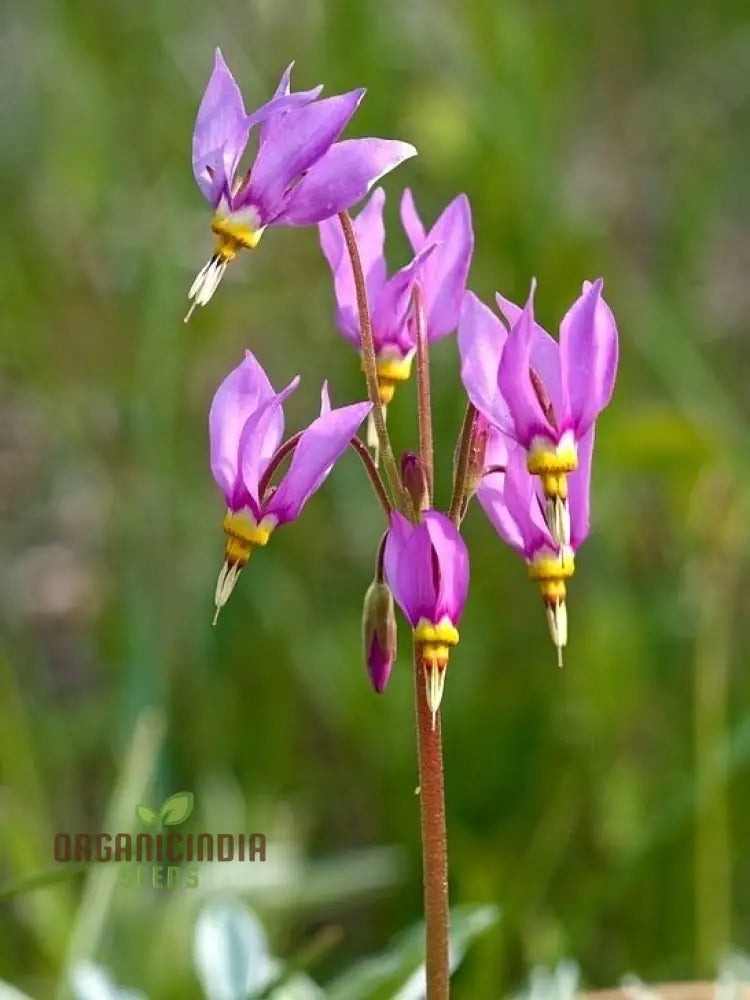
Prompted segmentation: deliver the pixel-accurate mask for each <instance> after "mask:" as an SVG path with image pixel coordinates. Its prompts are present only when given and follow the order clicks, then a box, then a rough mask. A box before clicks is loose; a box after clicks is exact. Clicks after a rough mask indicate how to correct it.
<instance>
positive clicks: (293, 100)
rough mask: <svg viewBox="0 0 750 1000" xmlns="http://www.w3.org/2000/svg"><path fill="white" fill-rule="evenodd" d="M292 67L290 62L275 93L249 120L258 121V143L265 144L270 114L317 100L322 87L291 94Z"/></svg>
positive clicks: (292, 63)
mask: <svg viewBox="0 0 750 1000" xmlns="http://www.w3.org/2000/svg"><path fill="white" fill-rule="evenodd" d="M293 67H294V62H290V63H289V65H288V66H287V68H286V69H285V70H284V72H283V73H282V74H281V79H280V80H279V85H278V87H277V88H276V92H275V93H274V95H273V97H272V98H271V100H270V101H268V103H267V104H264V105H263V107H262V108H259V109H258V111H256V112H254V113H253V114H252V115H251V116H250V118H251V120H253V121H260V122H261V126H260V141H261V143H263V142H265V140H266V138H267V136H268V132H269V124H268V121H269V117H270V113H271V112H274V113H276V112H280V111H288V110H289V109H290V108H294V107H301V106H303V105H305V104H311V103H312V102H313V101H314V100H316V99H317V98H318V96H319V95H320V92H321V90H322V89H323V87H322V86H318V87H313V88H312V89H311V90H298V91H296V92H294V93H292V69H293ZM280 98H287V100H286V101H281V100H279V99H280Z"/></svg>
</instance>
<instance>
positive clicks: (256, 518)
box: [208, 351, 371, 621]
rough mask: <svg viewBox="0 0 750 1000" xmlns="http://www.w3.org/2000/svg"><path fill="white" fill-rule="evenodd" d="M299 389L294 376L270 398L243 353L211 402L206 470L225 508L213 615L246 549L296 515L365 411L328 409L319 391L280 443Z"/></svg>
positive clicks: (360, 407)
mask: <svg viewBox="0 0 750 1000" xmlns="http://www.w3.org/2000/svg"><path fill="white" fill-rule="evenodd" d="M298 383H299V378H295V379H293V380H292V381H291V382H290V383H289V385H287V386H286V388H285V389H282V391H281V392H279V393H277V392H276V391H275V389H274V388H273V386H272V385H271V383H270V381H269V379H268V376H267V375H266V373H265V372H264V371H263V368H262V367H261V365H260V364H259V362H258V361H257V360H256V359H255V357H254V356H253V355H252V354H251V353H250V352H249V351H246V352H245V358H244V360H243V361H242V363H241V364H240V365H238V367H237V368H235V369H234V370H233V371H232V372H230V373H229V375H227V377H226V378H225V379H224V381H223V382H222V383H221V385H220V386H219V388H218V389H217V391H216V394H215V396H214V399H213V402H212V404H211V410H210V413H209V418H208V425H209V441H210V453H211V472H212V473H213V477H214V479H215V480H216V483H217V485H218V486H219V489H220V490H221V491H222V493H223V495H224V499H225V501H226V505H227V513H226V516H225V517H224V525H223V527H224V534H225V535H226V544H225V554H224V564H223V566H222V568H221V572H220V573H219V579H218V582H217V584H216V593H215V599H214V603H215V605H216V617H218V614H219V611H220V610H221V608H222V607H223V606H224V605H225V604H226V602H227V600H228V599H229V596H230V594H231V593H232V590H233V589H234V586H235V584H236V582H237V577H238V576H239V574H240V571H241V569H242V568H243V566H245V565H246V563H247V561H248V559H249V558H250V554H251V552H252V550H253V549H254V548H256V547H261V546H264V545H266V544H267V542H268V539H269V537H270V535H271V532H272V531H274V529H275V528H277V527H278V526H279V525H280V524H285V523H287V522H288V521H294V520H296V518H298V517H299V515H300V513H301V511H302V508H303V507H304V505H305V504H306V503H307V501H308V500H309V499H310V497H311V496H312V494H313V493H315V491H316V490H317V489H319V487H320V486H321V485H322V483H323V482H324V480H325V479H326V477H327V476H328V474H329V473H330V471H331V469H332V468H333V465H334V463H335V462H336V461H337V459H338V458H339V457H340V456H341V454H342V453H343V452H344V450H345V449H346V447H347V445H348V444H349V442H350V441H351V439H352V438H353V437H354V435H355V434H356V432H357V428H358V427H359V425H360V424H361V423H362V421H363V420H364V419H365V417H366V416H367V414H368V413H369V411H370V405H371V404H370V403H354V404H352V405H350V406H343V407H340V408H338V409H334V410H332V409H331V406H330V402H329V399H328V390H327V387H326V386H325V385H324V386H323V389H322V392H321V411H320V416H319V417H318V418H317V419H316V420H314V421H313V422H312V423H311V424H310V426H309V427H308V428H307V429H306V430H304V431H303V432H302V433H301V434H300V435H297V436H295V439H290V440H289V441H287V442H286V444H285V445H281V440H282V437H283V434H284V412H283V408H282V407H283V403H284V401H285V399H286V398H287V397H288V396H289V395H290V394H291V393H292V392H293V391H294V390H295V389H296V388H297V385H298ZM295 442H296V443H295ZM290 451H293V455H292V460H291V462H290V464H289V468H288V469H287V471H286V473H285V474H284V475H283V476H282V478H281V482H280V483H279V484H278V486H276V487H271V486H270V484H269V479H270V475H271V473H272V472H273V471H274V470H275V468H276V466H277V464H278V460H280V458H281V457H282V455H285V454H287V453H289V452H290ZM216 617H215V618H214V621H216Z"/></svg>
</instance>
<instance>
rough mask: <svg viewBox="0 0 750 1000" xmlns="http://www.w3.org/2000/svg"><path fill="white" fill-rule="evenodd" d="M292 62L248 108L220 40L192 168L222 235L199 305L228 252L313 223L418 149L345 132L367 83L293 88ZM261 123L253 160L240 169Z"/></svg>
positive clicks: (198, 293)
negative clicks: (345, 136)
mask: <svg viewBox="0 0 750 1000" xmlns="http://www.w3.org/2000/svg"><path fill="white" fill-rule="evenodd" d="M292 65H293V64H292ZM291 69H292V66H291V65H290V66H289V67H288V68H287V69H286V70H285V71H284V74H283V76H282V77H281V82H280V83H279V86H278V88H277V90H276V93H275V94H274V96H273V97H272V98H271V100H270V101H267V102H266V103H265V104H264V105H262V106H261V107H260V108H259V109H258V110H257V111H255V112H253V113H252V114H250V115H248V114H247V113H246V111H245V105H244V103H243V100H242V94H241V93H240V89H239V87H238V86H237V83H236V81H235V79H234V77H233V76H232V74H231V72H230V71H229V67H228V66H227V64H226V63H225V62H224V59H223V57H222V54H221V51H220V50H219V49H217V50H216V57H215V62H214V69H213V72H212V74H211V78H210V80H209V81H208V86H207V87H206V90H205V92H204V94H203V99H202V100H201V104H200V107H199V109H198V116H197V118H196V122H195V129H194V132H193V173H194V175H195V179H196V182H197V183H198V186H199V187H200V189H201V191H202V192H203V195H204V196H205V198H206V200H207V201H208V203H209V204H210V206H211V208H212V209H213V212H214V216H213V220H212V222H211V228H212V229H213V231H214V233H216V236H217V244H216V250H215V251H214V254H213V255H212V257H211V258H210V260H209V261H208V263H207V264H206V265H205V266H204V267H203V268H202V269H201V271H200V272H199V274H198V276H197V278H196V279H195V281H194V282H193V285H192V287H191V289H190V292H189V295H188V298H189V299H191V300H192V305H191V308H190V312H192V310H193V309H194V308H195V306H196V305H200V306H204V305H206V303H207V302H208V301H209V299H210V298H211V296H212V295H213V293H214V292H215V291H216V288H217V286H218V284H219V282H220V281H221V278H222V277H223V275H224V272H225V270H226V267H227V265H228V264H229V262H230V261H232V260H233V259H234V258H235V257H236V255H237V254H238V253H239V251H240V250H241V249H243V248H248V249H250V248H253V247H255V246H257V244H258V241H259V240H260V238H261V235H262V233H263V230H264V229H265V228H266V227H267V226H307V225H313V224H315V223H317V222H321V221H322V220H323V219H327V218H329V217H330V216H332V215H335V214H336V213H337V212H341V211H344V209H347V208H349V207H350V206H351V205H354V204H356V202H358V201H359V200H360V199H361V198H363V197H364V196H365V195H366V194H367V192H368V191H369V190H370V188H371V187H372V185H373V184H374V183H375V182H376V181H377V180H378V179H379V178H380V177H382V176H383V175H384V174H386V173H388V171H389V170H393V168H394V167H396V166H398V164H399V163H401V162H402V161H403V160H405V159H407V158H408V157H410V156H414V155H415V154H416V150H415V149H414V147H413V146H411V145H410V144H409V143H406V142H398V141H396V140H391V139H372V138H368V139H349V140H345V141H343V142H337V141H336V140H337V139H338V137H339V135H340V134H341V132H342V131H343V129H344V128H345V127H346V125H347V123H348V122H349V120H350V119H351V117H352V116H353V114H354V112H355V111H356V110H357V107H358V105H359V103H360V101H361V100H362V97H363V96H364V93H365V92H364V90H363V89H359V90H352V91H350V92H349V93H347V94H341V95H339V96H336V97H329V98H326V99H324V100H318V96H319V94H320V91H321V89H322V88H321V87H315V88H314V89H312V90H307V91H300V92H297V93H294V92H292V91H291V89H290V77H291ZM256 125H257V126H259V129H258V132H259V136H258V149H257V152H256V154H255V159H254V162H253V164H252V166H251V167H250V169H249V170H248V171H246V172H243V173H240V174H238V169H239V163H240V159H241V158H242V155H243V153H244V152H245V150H246V148H247V146H248V141H249V139H250V135H251V132H252V129H253V128H254V127H255V126H256ZM190 312H188V317H189V316H190ZM186 318H187V317H186Z"/></svg>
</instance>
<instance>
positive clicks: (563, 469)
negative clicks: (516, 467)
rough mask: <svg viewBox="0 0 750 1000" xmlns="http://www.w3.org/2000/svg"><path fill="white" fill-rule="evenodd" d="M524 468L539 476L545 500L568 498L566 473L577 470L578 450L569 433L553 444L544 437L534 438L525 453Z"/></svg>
mask: <svg viewBox="0 0 750 1000" xmlns="http://www.w3.org/2000/svg"><path fill="white" fill-rule="evenodd" d="M526 468H527V469H528V470H529V472H530V473H531V475H532V476H539V477H540V479H541V481H542V489H543V490H544V495H545V496H546V497H547V498H550V499H551V498H554V497H560V499H561V500H565V499H567V496H568V473H569V472H573V471H574V470H575V469H577V468H578V449H577V447H576V442H575V438H574V437H573V434H572V433H571V432H566V433H565V434H563V436H562V437H561V438H560V440H559V442H558V443H557V444H555V443H554V442H553V441H550V440H549V439H548V438H545V437H536V438H534V440H533V441H532V442H531V447H530V448H529V449H528V451H527V453H526Z"/></svg>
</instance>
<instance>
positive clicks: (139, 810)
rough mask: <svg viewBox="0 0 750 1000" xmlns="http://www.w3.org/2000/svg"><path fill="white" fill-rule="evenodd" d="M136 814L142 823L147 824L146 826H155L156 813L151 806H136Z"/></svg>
mask: <svg viewBox="0 0 750 1000" xmlns="http://www.w3.org/2000/svg"><path fill="white" fill-rule="evenodd" d="M135 814H136V816H137V817H138V819H139V820H140V821H141V823H145V824H146V826H153V825H154V823H155V822H156V819H157V817H156V811H155V810H154V809H151V808H150V807H149V806H136V807H135Z"/></svg>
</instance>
